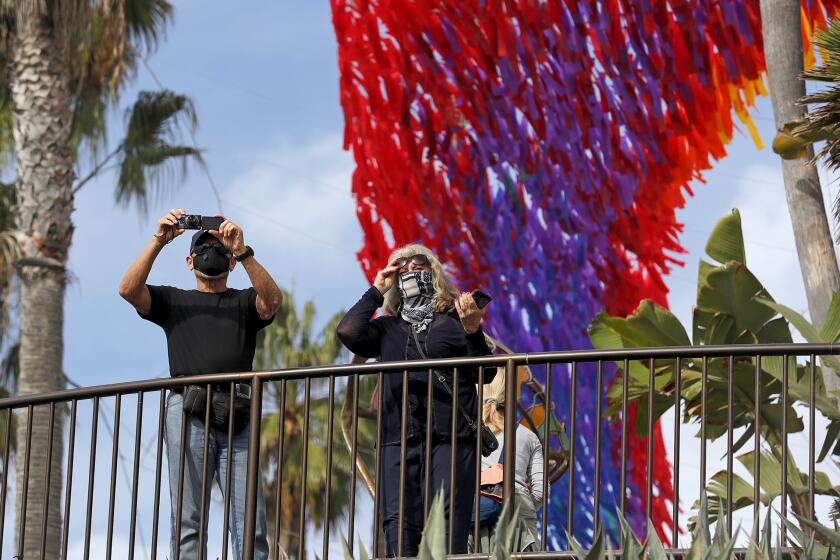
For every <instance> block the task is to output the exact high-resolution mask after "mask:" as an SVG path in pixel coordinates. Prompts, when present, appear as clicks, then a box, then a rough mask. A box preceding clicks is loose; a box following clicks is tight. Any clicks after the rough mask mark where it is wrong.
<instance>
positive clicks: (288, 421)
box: [254, 294, 375, 558]
mask: <svg viewBox="0 0 840 560" xmlns="http://www.w3.org/2000/svg"><path fill="white" fill-rule="evenodd" d="M343 315H344V313H343V312H338V313H336V314H335V315H333V316H332V317H331V318H330V319H329V320H328V321H327V324H326V325H325V326H324V328H323V330H322V331H321V332H320V333H319V334H317V335H313V328H314V327H313V325H314V319H315V305H314V303H313V302H311V301H308V302H306V304H304V306H303V310H302V314H301V315H300V316H298V313H297V310H296V307H295V303H294V297H293V296H292V295H291V294H284V296H283V304H282V305H281V307H280V309H279V310H278V311H277V316H276V318H275V320H274V323H273V324H271V325H270V326H268V327H267V328H266V329H264V330H263V331H262V332H263V334H262V335H261V340H259V341H258V344H257V353H256V357H255V362H254V365H255V368H257V369H262V370H264V369H277V368H296V367H305V366H310V365H324V364H331V363H334V362H335V361H336V359H337V358H338V357H339V355H340V353H341V344H340V342H339V341H338V339H337V338H336V335H335V328H336V326H337V325H338V322H339V321H340V320H341V317H342V316H343ZM304 386H305V383H304V382H303V381H288V382H287V383H286V388H285V394H284V396H285V417H284V421H283V430H284V431H283V440H284V441H283V456H282V458H281V463H282V472H281V471H280V470H279V469H278V466H279V465H278V462H277V454H278V447H279V443H280V435H281V434H280V425H281V418H280V416H281V413H280V411H281V410H282V408H281V404H282V400H281V399H282V397H281V395H283V392H282V389H281V387H280V384H279V383H275V384H271V385H270V386H269V387H267V390H266V392H267V394H268V395H269V396H270V397H269V398H270V401H271V402H272V404H273V408H274V410H272V411H271V412H270V413H268V414H266V415H265V416H264V417H263V421H262V429H261V438H260V463H261V468H262V471H263V481H264V482H263V483H264V488H265V494H266V511H267V514H268V524H269V534H274V533H275V530H274V529H275V523H276V522H277V521H278V519H279V531H278V533H279V539H278V542H276V543H274V545H273V546H272V558H277V557H278V556H277V554H278V552H279V551H283V552H285V553H286V554H289V555H292V554H293V553H294V556H295V557H297V558H303V557H304V556H305V551H303V550H297V542H298V539H299V536H300V531H301V530H304V531H305V530H306V527H305V526H304V527H301V526H300V523H299V512H300V497H301V495H302V492H301V490H302V489H301V481H302V474H303V473H302V470H301V469H302V455H303V450H304V449H303V429H304V419H305V411H304V402H305V388H304ZM328 387H329V381H328V380H326V379H321V380H313V381H312V382H311V385H310V400H309V403H310V413H309V440H308V447H307V465H308V468H307V471H306V514H307V515H306V518H307V519H308V520H309V521H310V523H311V524H312V526H313V527H315V528H316V529H317V528H321V527H323V523H324V521H325V520H326V519H327V515H326V511H325V499H326V493H327V491H330V500H331V501H330V512H329V518H328V519H329V521H330V523H331V524H332V522H333V521H336V520H338V519H340V518H342V517H343V516H344V515H345V514H346V512H347V508H348V506H349V503H350V500H349V497H350V488H349V486H350V484H349V481H350V476H351V470H350V464H351V463H350V456H349V454H348V453H343V452H340V450H341V448H340V445H339V444H340V443H341V437H340V436H339V434H338V430H334V431H333V441H332V444H333V449H334V453H333V457H332V465H331V468H332V477H331V482H332V483H331V484H329V482H328V481H327V480H326V477H325V476H324V473H326V471H327V461H328V456H327V445H328V441H327V433H328V427H329V421H330V418H332V421H333V424H334V425H335V424H336V423H337V422H338V419H339V417H340V416H341V404H340V403H339V404H336V402H337V401H338V400H339V399H334V401H333V403H332V410H330V408H331V407H330V400H329V389H328ZM367 388H368V390H370V389H372V388H371V387H367ZM345 401H346V399H345ZM331 413H332V414H331ZM374 430H375V426H374V425H373V424H372V423H364V424H360V425H359V440H360V441H361V442H364V443H362V444H360V446H359V447H360V452H362V451H361V450H362V449H364V450H370V449H372V448H373V439H374V436H372V435H371V434H375V431H374ZM365 452H367V451H365ZM368 460H369V461H372V456H371V457H370V458H368ZM281 477H282V484H281V480H280V478H281ZM278 489H279V491H280V512H279V516H278V517H276V513H275V512H276V510H277V497H278Z"/></svg>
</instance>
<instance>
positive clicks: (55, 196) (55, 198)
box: [0, 0, 197, 559]
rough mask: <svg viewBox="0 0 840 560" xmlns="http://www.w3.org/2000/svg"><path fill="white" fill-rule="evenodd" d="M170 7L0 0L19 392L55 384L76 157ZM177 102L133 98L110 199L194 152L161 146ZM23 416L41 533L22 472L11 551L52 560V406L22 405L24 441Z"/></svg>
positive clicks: (55, 462)
mask: <svg viewBox="0 0 840 560" xmlns="http://www.w3.org/2000/svg"><path fill="white" fill-rule="evenodd" d="M171 12H172V7H171V5H170V4H169V2H168V1H167V0H64V1H58V0H0V39H2V44H0V63H1V64H0V68H2V70H4V72H2V73H0V148H2V147H4V146H5V145H6V144H7V143H8V138H9V137H10V136H11V137H13V139H14V146H13V147H14V156H15V157H14V161H15V163H16V166H17V181H16V188H15V196H16V205H15V210H14V215H15V227H16V229H15V238H16V239H17V241H18V250H19V252H20V256H19V258H17V260H16V261H15V262H16V278H17V284H18V286H19V301H20V349H19V381H18V389H19V392H20V393H22V394H25V393H36V392H42V391H51V390H58V389H62V388H63V387H64V375H63V372H62V355H63V340H62V329H63V299H64V285H65V283H66V279H67V276H66V263H67V256H68V252H69V249H70V245H71V242H72V239H73V222H72V211H73V198H74V194H75V191H76V190H78V188H81V187H82V186H83V185H84V183H85V182H86V181H87V179H88V177H86V178H85V179H83V180H82V181H81V182H80V183H78V184H76V185H75V188H74V181H75V177H76V176H77V172H76V167H77V165H76V164H77V162H78V161H79V160H80V159H81V158H80V153H82V152H86V153H89V154H90V155H91V156H92V158H93V159H94V160H95V159H96V156H97V155H98V154H99V153H100V152H101V149H102V148H103V146H104V144H105V128H106V119H105V117H106V115H107V109H108V108H109V107H111V106H113V105H114V104H115V103H116V101H117V100H118V99H119V94H120V91H121V86H122V85H123V84H125V82H126V80H127V79H128V78H129V77H131V76H132V74H133V71H134V70H135V69H136V64H137V62H138V61H139V60H140V59H141V58H142V57H143V56H145V55H146V54H147V53H148V52H150V51H151V50H152V49H153V48H154V46H155V45H156V44H157V42H158V39H159V37H160V34H161V33H162V31H163V29H164V27H165V25H166V23H167V21H168V19H169V17H170V16H171ZM177 97H178V96H174V95H172V94H155V95H153V94H150V95H149V96H147V97H146V98H143V96H141V99H140V101H139V102H138V105H136V106H135V110H134V111H132V112H131V113H130V122H129V128H130V129H131V130H133V131H135V132H136V131H138V130H141V129H144V128H145V130H146V132H147V133H148V132H149V131H152V132H151V134H134V135H132V134H129V136H127V138H126V141H125V142H123V143H121V144H120V145H119V146H118V148H117V149H116V150H115V152H116V153H115V154H109V156H108V157H109V159H107V160H104V161H101V162H100V164H97V165H94V166H93V171H92V173H93V174H94V175H95V174H96V173H99V172H100V171H103V170H104V169H106V167H105V166H106V165H107V163H108V162H109V161H110V160H111V159H113V160H115V161H116V162H117V163H119V164H120V165H121V170H122V171H121V173H120V181H119V183H120V184H119V186H118V191H117V198H118V200H119V201H121V202H123V203H129V202H139V201H142V200H143V199H144V197H145V195H146V190H145V179H146V171H149V172H151V173H152V176H151V177H149V178H151V179H154V178H155V177H154V175H155V171H154V170H160V169H165V168H166V167H168V166H170V165H172V164H173V163H175V162H177V161H179V160H181V159H183V158H184V157H195V156H197V151H196V150H195V149H192V148H186V149H180V150H172V149H170V148H172V147H173V146H171V145H169V142H168V141H169V140H171V139H172V138H173V137H174V135H175V132H176V131H177V127H178V125H179V124H181V123H182V122H183V121H182V120H181V119H184V118H186V119H187V120H188V121H192V120H193V119H194V116H193V115H192V109H191V105H190V104H189V102H188V100H186V99H181V101H180V102H178V101H177V100H176V98H177ZM164 106H165V107H168V110H169V111H171V112H170V113H169V116H168V117H167V116H164V115H165V114H166V111H165V110H164V111H163V112H158V113H157V114H155V112H154V110H153V109H160V108H161V107H164ZM10 108H13V109H10ZM9 111H11V116H9ZM135 111H138V112H137V113H136V115H137V119H135V118H134V117H135ZM143 115H145V116H147V117H149V118H145V117H143ZM155 124H156V125H157V127H155ZM132 125H133V128H132ZM9 127H11V129H12V134H11V135H10V134H9ZM143 138H145V139H146V140H149V141H150V142H151V143H150V144H147V145H146V146H145V147H144V148H140V145H139V144H138V141H139V140H141V139H143ZM132 164H139V169H141V170H142V172H140V173H138V172H137V166H136V165H135V167H134V169H133V170H132V167H131V166H132ZM126 169H127V170H128V171H125V170H126ZM88 175H90V174H88ZM159 178H165V177H164V176H161V177H159ZM30 423H31V430H32V431H31V437H32V441H35V442H38V443H39V445H33V446H32V447H31V449H25V443H24V444H23V445H18V448H17V456H18V457H28V458H29V461H30V462H31V464H47V463H48V462H49V463H50V465H51V476H50V480H49V491H48V497H49V505H48V513H47V534H46V535H43V534H42V532H41V526H42V523H41V521H42V519H43V517H44V511H43V503H44V497H45V496H44V483H45V482H46V481H45V480H44V473H43V470H42V469H32V470H31V472H30V477H29V482H28V484H27V489H26V492H25V493H26V496H27V499H26V504H25V506H26V518H25V519H23V520H21V519H19V518H18V516H19V512H20V511H21V508H20V507H18V508H16V526H17V528H18V531H19V528H20V526H21V525H20V524H21V523H23V524H24V525H25V527H26V533H25V537H26V539H25V541H24V543H23V549H22V550H18V551H17V554H18V555H22V556H23V557H25V558H36V559H37V558H41V553H40V550H41V542H42V541H45V542H46V549H45V557H47V558H55V557H57V556H58V545H59V540H60V539H59V533H60V527H61V516H60V500H59V497H60V494H61V481H62V478H63V477H62V476H61V470H62V466H61V460H62V451H63V449H62V439H63V438H62V436H63V427H64V422H63V415H62V414H61V413H59V412H58V411H57V413H56V414H55V420H54V423H53V424H52V425H51V424H50V421H49V415H48V414H47V412H46V410H39V409H36V412H35V414H34V415H33V418H32V419H31V422H30V421H29V419H28V418H27V414H26V412H25V411H24V412H22V413H21V414H20V417H19V418H18V428H17V441H18V442H19V443H21V442H26V441H27V438H26V432H27V425H28V424H30ZM50 434H52V438H53V439H52V442H53V446H52V457H51V460H49V461H48V459H47V450H46V448H47V447H48V446H45V445H43V444H44V442H46V441H48V439H49V437H50ZM24 460H25V459H24ZM23 470H24V469H22V468H18V469H16V472H17V480H16V488H17V496H22V494H23V492H22V490H23Z"/></svg>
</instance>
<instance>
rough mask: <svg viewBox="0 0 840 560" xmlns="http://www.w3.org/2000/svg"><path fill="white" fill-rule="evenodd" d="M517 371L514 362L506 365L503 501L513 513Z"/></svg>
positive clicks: (508, 362)
mask: <svg viewBox="0 0 840 560" xmlns="http://www.w3.org/2000/svg"><path fill="white" fill-rule="evenodd" d="M515 376H516V370H515V368H514V367H513V360H508V361H507V362H506V363H505V440H504V446H505V448H504V462H505V464H504V491H503V492H502V500H503V503H504V504H505V507H507V508H508V514H511V513H513V508H514V503H513V500H514V491H513V490H514V488H515V484H516V483H515V481H514V477H515V476H516V382H517V379H516V377H515Z"/></svg>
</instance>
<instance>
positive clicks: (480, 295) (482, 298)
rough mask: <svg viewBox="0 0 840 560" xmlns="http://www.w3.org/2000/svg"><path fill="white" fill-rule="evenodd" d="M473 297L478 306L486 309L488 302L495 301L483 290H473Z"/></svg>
mask: <svg viewBox="0 0 840 560" xmlns="http://www.w3.org/2000/svg"><path fill="white" fill-rule="evenodd" d="M472 297H473V299H474V300H475V304H476V305H477V306H478V308H479V309H484V308H485V307H487V304H488V303H490V302H491V301H493V298H491V297H490V296H489V295H487V294H485V293H484V292H482V291H481V290H473V291H472Z"/></svg>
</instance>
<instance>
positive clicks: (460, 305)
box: [455, 292, 485, 334]
mask: <svg viewBox="0 0 840 560" xmlns="http://www.w3.org/2000/svg"><path fill="white" fill-rule="evenodd" d="M455 310H456V311H458V317H459V318H460V319H461V324H462V325H463V326H464V330H465V331H467V334H472V333H474V332H475V331H477V330H478V327H480V326H481V319H483V318H484V311H485V310H484V309H479V308H478V306H477V305H476V304H475V300H474V299H473V297H472V294H470V293H467V292H464V293H462V294H461V297H459V298H458V299H456V300H455Z"/></svg>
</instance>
